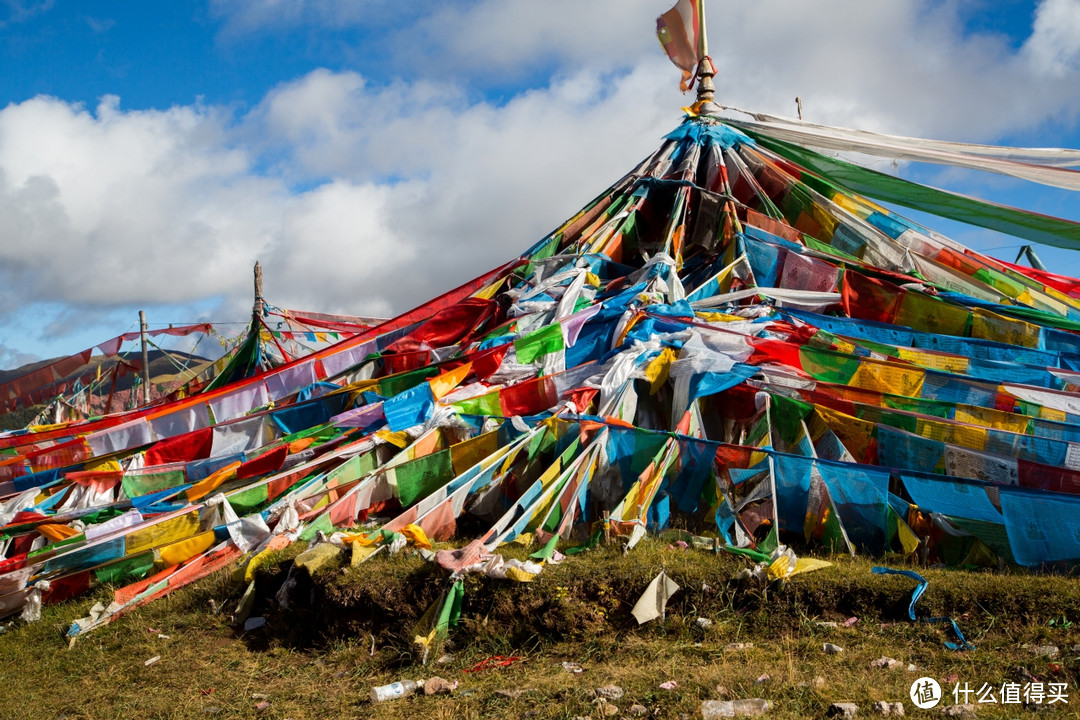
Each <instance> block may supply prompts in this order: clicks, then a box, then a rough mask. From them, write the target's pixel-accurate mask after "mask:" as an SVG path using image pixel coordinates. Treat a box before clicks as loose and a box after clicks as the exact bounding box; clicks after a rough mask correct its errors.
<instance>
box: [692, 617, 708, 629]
mask: <svg viewBox="0 0 1080 720" xmlns="http://www.w3.org/2000/svg"><path fill="white" fill-rule="evenodd" d="M694 622H696V623H697V625H698V627H700V628H702V629H705V628H711V627H712V620H710V619H709V618H703V617H699V618H698V619H697V620H695V621H694Z"/></svg>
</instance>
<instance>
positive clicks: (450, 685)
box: [424, 675, 458, 695]
mask: <svg viewBox="0 0 1080 720" xmlns="http://www.w3.org/2000/svg"><path fill="white" fill-rule="evenodd" d="M457 685H458V684H457V680H455V681H454V682H450V681H449V680H444V679H443V678H441V677H439V676H438V675H436V676H434V677H430V678H428V679H427V680H425V681H424V694H425V695H449V694H450V693H452V692H454V691H455V690H457Z"/></svg>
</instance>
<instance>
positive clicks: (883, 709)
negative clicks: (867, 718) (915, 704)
mask: <svg viewBox="0 0 1080 720" xmlns="http://www.w3.org/2000/svg"><path fill="white" fill-rule="evenodd" d="M871 707H873V708H874V712H875V713H877V714H878V715H882V716H884V717H903V716H904V703H899V702H887V701H885V700H878V701H877V702H876V703H874V704H873V705H872V706H871Z"/></svg>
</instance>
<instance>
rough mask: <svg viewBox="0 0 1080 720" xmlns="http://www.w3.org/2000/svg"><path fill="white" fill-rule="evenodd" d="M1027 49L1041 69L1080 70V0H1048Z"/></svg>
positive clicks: (1064, 72) (1055, 72)
mask: <svg viewBox="0 0 1080 720" xmlns="http://www.w3.org/2000/svg"><path fill="white" fill-rule="evenodd" d="M1023 51H1024V54H1025V55H1026V56H1027V58H1028V59H1029V60H1030V61H1031V63H1032V65H1033V66H1034V67H1035V69H1036V70H1037V71H1038V72H1040V73H1043V74H1047V75H1051V76H1056V77H1062V76H1064V75H1067V74H1069V73H1076V71H1078V70H1080V0H1045V2H1043V3H1042V4H1041V5H1040V6H1039V8H1038V10H1037V11H1036V13H1035V23H1034V29H1033V32H1032V33H1031V37H1030V38H1028V40H1027V42H1026V43H1024V48H1023Z"/></svg>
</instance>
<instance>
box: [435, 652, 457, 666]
mask: <svg viewBox="0 0 1080 720" xmlns="http://www.w3.org/2000/svg"><path fill="white" fill-rule="evenodd" d="M453 659H454V656H453V655H451V654H450V653H446V654H445V655H441V656H440V657H439V659H438V660H436V661H435V663H436V664H438V665H445V664H446V663H448V662H450V661H451V660H453Z"/></svg>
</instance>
